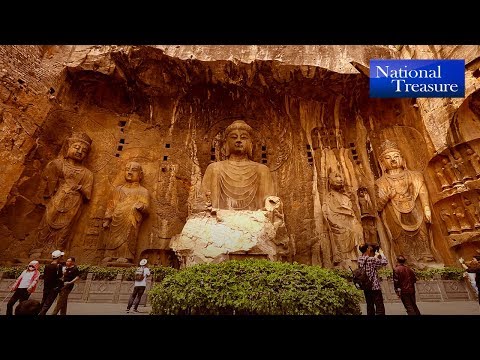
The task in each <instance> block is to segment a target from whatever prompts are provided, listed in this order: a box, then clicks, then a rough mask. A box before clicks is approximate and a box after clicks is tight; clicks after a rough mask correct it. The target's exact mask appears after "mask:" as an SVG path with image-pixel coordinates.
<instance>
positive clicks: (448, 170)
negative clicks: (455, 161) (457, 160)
mask: <svg viewBox="0 0 480 360" xmlns="http://www.w3.org/2000/svg"><path fill="white" fill-rule="evenodd" d="M442 163H443V167H442V170H443V172H444V174H445V176H446V177H447V179H449V181H450V184H452V185H453V186H455V187H456V186H459V185H461V184H462V181H461V180H460V179H461V177H462V176H461V174H460V172H459V171H458V169H457V167H456V166H454V165H452V163H451V162H450V160H448V159H447V158H443V160H442Z"/></svg>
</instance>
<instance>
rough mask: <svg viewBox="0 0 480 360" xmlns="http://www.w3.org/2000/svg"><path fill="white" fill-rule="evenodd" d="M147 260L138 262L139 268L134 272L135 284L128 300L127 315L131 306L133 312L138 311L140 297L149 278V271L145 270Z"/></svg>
mask: <svg viewBox="0 0 480 360" xmlns="http://www.w3.org/2000/svg"><path fill="white" fill-rule="evenodd" d="M146 265H147V259H142V260H140V267H139V268H137V270H136V271H135V284H134V287H133V292H132V295H130V299H129V300H128V305H127V313H128V312H130V308H131V307H132V305H133V311H134V312H139V311H138V304H139V303H140V300H141V299H142V295H143V293H144V292H145V288H146V287H147V277H148V276H150V270H149V269H148V268H147V266H146Z"/></svg>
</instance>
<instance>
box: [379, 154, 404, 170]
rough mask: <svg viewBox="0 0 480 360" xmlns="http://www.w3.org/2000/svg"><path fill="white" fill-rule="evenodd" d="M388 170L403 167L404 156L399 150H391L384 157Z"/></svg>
mask: <svg viewBox="0 0 480 360" xmlns="http://www.w3.org/2000/svg"><path fill="white" fill-rule="evenodd" d="M382 160H383V163H384V164H385V168H386V169H387V170H393V169H398V168H403V158H402V155H401V154H400V153H399V152H398V151H389V152H387V153H386V154H385V155H383V157H382Z"/></svg>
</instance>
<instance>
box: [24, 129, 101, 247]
mask: <svg viewBox="0 0 480 360" xmlns="http://www.w3.org/2000/svg"><path fill="white" fill-rule="evenodd" d="M91 144H92V140H91V139H90V137H89V136H88V135H87V134H85V133H73V134H72V136H71V137H70V138H69V139H68V140H67V145H68V146H67V147H66V154H65V155H64V157H62V158H58V159H55V160H52V161H50V162H49V163H48V164H47V166H46V167H45V170H44V172H43V178H44V179H45V181H46V188H45V194H44V198H45V199H50V201H49V202H48V203H47V205H46V211H45V214H44V216H43V218H42V220H41V222H40V225H39V227H38V233H37V238H36V241H35V244H34V249H33V250H32V251H31V255H33V254H34V253H35V254H38V253H39V252H40V253H42V252H43V254H49V253H50V252H51V250H55V249H65V247H66V242H67V240H68V239H69V237H70V235H71V231H72V227H73V226H74V224H75V223H76V221H77V220H78V216H79V215H80V209H81V207H82V205H83V204H84V203H85V202H87V201H89V200H90V196H91V194H92V188H93V173H92V172H91V171H90V170H89V169H87V168H86V167H85V166H83V165H82V162H83V160H84V159H85V157H86V156H87V154H88V152H89V151H90V147H91ZM42 256H43V255H42Z"/></svg>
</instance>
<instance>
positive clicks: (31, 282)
mask: <svg viewBox="0 0 480 360" xmlns="http://www.w3.org/2000/svg"><path fill="white" fill-rule="evenodd" d="M39 266H40V264H39V262H38V261H37V260H32V261H30V263H29V264H28V266H27V268H26V269H25V270H23V272H22V273H21V274H20V276H19V277H18V278H17V280H16V281H15V283H14V284H13V285H12V286H11V288H10V291H14V293H13V295H12V297H11V298H10V300H9V301H8V303H7V315H12V314H13V305H15V303H16V302H17V301H18V300H20V302H22V301H25V300H28V298H29V297H30V294H32V293H33V292H34V291H35V289H36V287H37V284H38V279H39V278H40V272H39V271H38V267H39Z"/></svg>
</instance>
